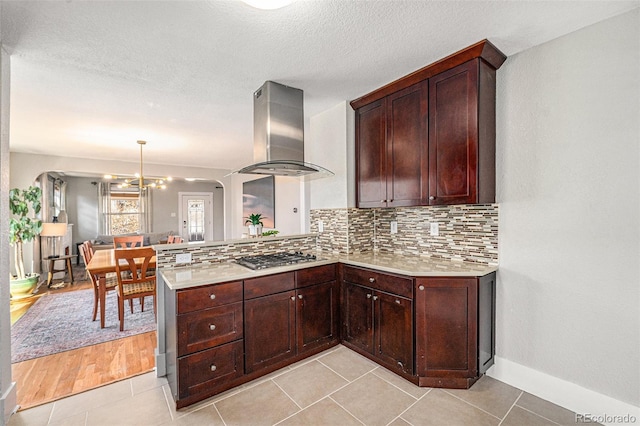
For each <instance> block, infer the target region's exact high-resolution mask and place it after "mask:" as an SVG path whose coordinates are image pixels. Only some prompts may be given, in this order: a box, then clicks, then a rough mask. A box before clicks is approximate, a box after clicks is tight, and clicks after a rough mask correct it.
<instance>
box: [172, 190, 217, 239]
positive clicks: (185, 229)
mask: <svg viewBox="0 0 640 426" xmlns="http://www.w3.org/2000/svg"><path fill="white" fill-rule="evenodd" d="M178 197H179V198H180V206H181V207H180V217H179V220H180V236H181V237H182V238H184V240H185V242H186V241H211V240H213V193H211V192H180V193H179V194H178Z"/></svg>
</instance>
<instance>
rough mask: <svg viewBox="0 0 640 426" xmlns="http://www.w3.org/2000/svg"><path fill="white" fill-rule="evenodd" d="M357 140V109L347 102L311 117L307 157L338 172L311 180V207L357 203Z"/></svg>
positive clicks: (339, 206) (336, 206)
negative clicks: (355, 147)
mask: <svg viewBox="0 0 640 426" xmlns="http://www.w3.org/2000/svg"><path fill="white" fill-rule="evenodd" d="M354 140H355V130H354V111H353V109H352V108H351V106H350V105H349V103H348V102H346V101H344V102H341V103H339V104H338V105H336V106H334V107H333V108H330V109H328V110H327V111H324V112H322V113H320V114H317V115H315V116H313V117H311V119H310V123H309V137H308V141H307V142H306V143H305V156H306V157H305V159H306V160H307V161H309V162H311V163H314V164H317V165H319V166H322V167H324V168H326V169H329V170H331V171H332V172H333V173H334V174H335V175H334V176H332V177H329V178H323V179H318V180H312V181H309V188H310V199H309V208H310V209H332V208H346V207H354V206H355V178H354V176H355V160H354Z"/></svg>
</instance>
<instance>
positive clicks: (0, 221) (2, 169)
mask: <svg viewBox="0 0 640 426" xmlns="http://www.w3.org/2000/svg"><path fill="white" fill-rule="evenodd" d="M1 10H2V9H1V8H0V11H1ZM0 15H1V13H0ZM0 21H1V20H0ZM10 76H11V72H10V58H9V54H8V53H7V52H6V51H5V49H4V47H2V44H1V43H0V197H1V199H2V200H3V202H0V238H1V239H2V243H0V244H2V247H3V249H2V250H0V425H4V424H6V422H7V420H8V419H9V416H10V414H11V413H12V412H13V410H14V409H15V408H17V407H16V404H17V397H16V386H15V382H13V380H12V377H11V310H10V308H9V297H10V292H9V276H10V270H11V268H10V266H9V244H8V241H9V216H10V214H9V206H8V203H6V202H4V200H8V199H9V188H10V185H9V182H10V177H9V88H10V86H11V85H10Z"/></svg>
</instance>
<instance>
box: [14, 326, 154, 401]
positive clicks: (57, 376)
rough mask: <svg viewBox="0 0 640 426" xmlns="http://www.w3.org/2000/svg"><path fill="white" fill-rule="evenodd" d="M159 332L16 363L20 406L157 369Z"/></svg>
mask: <svg viewBox="0 0 640 426" xmlns="http://www.w3.org/2000/svg"><path fill="white" fill-rule="evenodd" d="M155 347H156V332H155V331H152V332H149V333H143V334H138V335H135V336H131V337H125V338H124V339H118V340H112V341H110V342H105V343H100V344H98V345H93V346H87V347H84V348H79V349H74V350H71V351H67V352H60V353H57V354H54V355H48V356H45V357H41V358H34V359H30V360H27V361H23V362H18V363H15V364H12V366H11V367H12V373H13V380H14V381H15V382H16V383H17V388H18V405H20V409H21V410H24V409H26V408H29V407H33V406H36V405H40V404H44V403H47V402H51V401H55V400H57V399H60V398H64V397H66V396H70V395H73V394H76V393H80V392H84V391H86V390H89V389H95V388H97V387H100V386H103V385H106V384H108V383H113V382H116V381H118V380H122V379H126V378H128V377H132V376H136V375H138V374H142V373H146V372H148V371H151V370H153V368H154V366H155V359H154V350H155Z"/></svg>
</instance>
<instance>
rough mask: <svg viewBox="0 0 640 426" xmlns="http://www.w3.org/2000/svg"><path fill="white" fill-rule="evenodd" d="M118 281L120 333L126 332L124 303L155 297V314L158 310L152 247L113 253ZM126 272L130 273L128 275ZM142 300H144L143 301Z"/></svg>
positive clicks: (122, 249) (118, 250) (125, 249)
mask: <svg viewBox="0 0 640 426" xmlns="http://www.w3.org/2000/svg"><path fill="white" fill-rule="evenodd" d="M113 254H114V259H115V263H116V278H117V280H118V318H119V320H120V331H124V301H125V300H129V301H130V303H131V300H132V299H141V298H144V297H146V296H151V297H153V314H154V316H155V317H156V320H157V316H158V314H157V310H156V303H157V302H156V275H155V269H153V268H152V267H149V264H150V262H151V259H152V258H153V256H155V254H156V252H155V250H154V249H153V248H151V247H139V248H138V247H136V248H120V249H115V250H114V251H113ZM126 272H130V274H129V273H126ZM141 300H142V299H141Z"/></svg>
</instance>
